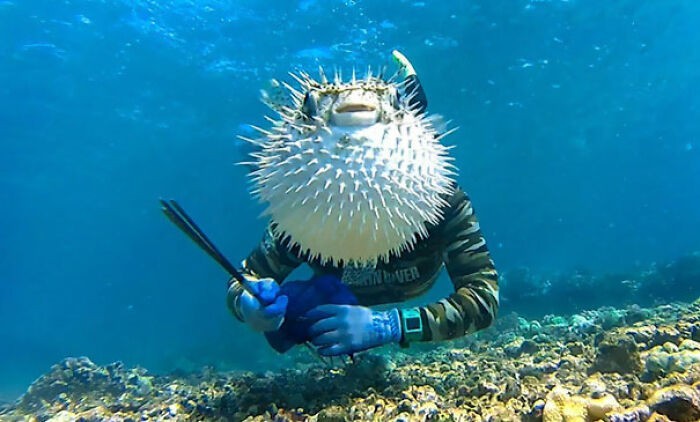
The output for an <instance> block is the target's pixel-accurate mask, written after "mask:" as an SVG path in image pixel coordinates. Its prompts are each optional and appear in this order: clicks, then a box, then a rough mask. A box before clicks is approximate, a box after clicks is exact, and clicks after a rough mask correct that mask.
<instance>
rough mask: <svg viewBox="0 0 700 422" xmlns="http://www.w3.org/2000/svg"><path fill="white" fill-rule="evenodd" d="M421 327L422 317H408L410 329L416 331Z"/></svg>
mask: <svg viewBox="0 0 700 422" xmlns="http://www.w3.org/2000/svg"><path fill="white" fill-rule="evenodd" d="M420 328H421V327H420V318H408V319H406V329H407V330H408V331H415V330H419V329H420Z"/></svg>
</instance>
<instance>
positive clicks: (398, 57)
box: [391, 50, 416, 79]
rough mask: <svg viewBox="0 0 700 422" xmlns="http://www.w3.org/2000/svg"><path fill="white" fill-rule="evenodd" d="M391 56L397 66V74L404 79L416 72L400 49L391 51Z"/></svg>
mask: <svg viewBox="0 0 700 422" xmlns="http://www.w3.org/2000/svg"><path fill="white" fill-rule="evenodd" d="M391 57H393V58H394V62H396V65H397V66H398V67H399V74H400V75H401V77H402V78H404V79H406V78H408V77H409V76H414V75H415V74H416V69H414V68H413V65H412V64H411V62H410V61H408V59H407V58H406V56H404V55H403V54H402V53H401V52H400V51H398V50H394V51H392V52H391Z"/></svg>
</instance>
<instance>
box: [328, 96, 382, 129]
mask: <svg viewBox="0 0 700 422" xmlns="http://www.w3.org/2000/svg"><path fill="white" fill-rule="evenodd" d="M378 120H379V110H378V109H377V107H376V106H375V105H372V104H368V103H362V102H354V101H353V102H347V103H343V104H340V105H339V106H337V107H336V108H335V109H334V110H333V113H331V122H332V123H333V124H334V125H335V126H371V125H373V124H375V123H377V121H378Z"/></svg>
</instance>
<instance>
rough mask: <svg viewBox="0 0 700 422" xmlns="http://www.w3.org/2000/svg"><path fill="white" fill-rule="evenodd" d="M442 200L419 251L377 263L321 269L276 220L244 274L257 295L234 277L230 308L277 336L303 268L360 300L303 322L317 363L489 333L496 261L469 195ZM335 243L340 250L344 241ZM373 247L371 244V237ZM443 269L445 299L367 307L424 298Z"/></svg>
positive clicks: (411, 82)
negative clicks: (295, 276) (448, 287)
mask: <svg viewBox="0 0 700 422" xmlns="http://www.w3.org/2000/svg"><path fill="white" fill-rule="evenodd" d="M392 55H393V58H394V60H395V61H396V63H397V64H398V67H399V75H400V76H401V77H403V81H404V82H403V86H404V91H403V95H404V96H405V98H406V100H407V101H408V103H409V106H410V107H411V109H412V110H415V111H416V112H417V113H419V114H423V113H425V110H426V107H427V99H426V97H425V93H424V91H423V88H422V86H421V84H420V81H419V79H418V76H417V74H416V71H415V69H414V68H413V66H412V65H411V63H410V62H409V61H408V60H407V59H406V57H405V56H404V55H403V54H401V53H399V52H398V51H394V52H393V53H392ZM324 79H325V78H324ZM308 97H309V95H308V93H307V95H306V96H305V97H304V99H303V107H307V108H308V107H310V106H309V105H308V104H307V101H309V98H308ZM300 98H301V96H300ZM317 101H319V103H318V104H316V103H313V104H312V106H313V107H320V105H319V104H321V102H320V101H321V100H317ZM300 103H301V100H300ZM351 106H352V107H354V108H356V109H357V110H361V111H363V110H370V108H365V109H361V108H360V107H359V106H358V105H357V104H356V103H352V104H351ZM351 106H347V108H348V109H349V108H350V107H351ZM314 111H315V110H314ZM359 115H360V116H363V115H362V114H361V113H360V114H359ZM317 120H318V118H317ZM436 139H439V136H436ZM340 190H341V192H342V188H341V189H340ZM443 196H444V201H443V202H442V203H441V205H440V209H439V210H438V211H439V214H436V215H439V218H435V219H433V220H434V221H433V220H431V221H430V222H429V223H427V224H426V225H425V230H424V231H422V233H421V235H420V236H417V240H416V242H415V244H414V245H413V247H410V248H403V247H402V248H401V249H400V253H392V254H391V255H390V256H389V258H388V259H385V260H377V261H376V262H375V263H372V264H371V265H351V264H346V263H344V262H343V261H342V260H340V261H323V260H320V259H318V256H317V255H314V254H310V253H305V252H304V250H303V249H302V248H300V247H299V245H297V244H295V243H294V242H293V241H294V239H293V237H294V236H293V235H292V236H291V237H292V239H290V236H288V235H279V228H278V227H277V226H276V224H277V223H278V222H277V221H274V218H272V219H271V222H270V224H269V225H268V228H267V229H266V231H265V233H264V236H263V239H262V241H261V242H260V244H259V245H258V246H257V247H256V248H255V249H254V250H253V251H252V252H251V253H250V254H249V256H248V257H247V258H246V259H245V260H244V261H243V262H242V267H241V270H242V273H243V274H244V276H245V278H246V279H247V280H248V281H249V282H250V284H251V285H252V286H253V288H254V290H255V291H254V294H251V293H249V292H248V290H246V289H244V288H243V286H242V285H241V284H240V283H239V282H237V281H236V280H235V279H231V280H230V281H229V288H228V293H227V305H228V307H229V309H230V310H231V312H232V313H233V315H234V316H235V317H236V318H238V319H239V320H241V321H243V322H245V323H246V324H247V325H249V326H250V327H252V328H253V329H254V330H256V331H259V332H264V333H266V335H267V334H270V333H275V332H276V331H277V330H281V328H282V327H283V325H284V324H285V318H290V312H291V309H290V306H291V304H292V299H293V298H292V297H290V295H291V294H292V293H288V294H285V290H284V286H287V285H288V284H289V282H288V281H287V282H285V279H286V278H287V276H288V275H289V274H290V273H291V272H292V271H293V270H294V269H295V268H297V267H298V266H300V265H302V264H304V263H305V264H307V265H308V266H309V267H311V269H312V270H313V272H314V274H315V276H316V277H321V279H322V280H329V279H334V280H340V281H339V282H341V283H342V285H343V286H345V287H347V288H348V289H349V290H350V291H351V293H352V296H353V298H356V300H354V299H353V300H351V301H347V302H342V303H343V304H338V303H323V301H321V302H320V303H317V304H316V305H315V306H313V308H311V309H308V310H304V312H303V315H302V316H301V317H299V318H300V319H303V320H304V321H305V323H306V325H305V327H306V329H307V330H308V332H307V333H306V335H307V337H306V338H307V340H308V342H309V343H311V344H313V346H315V348H316V350H317V352H318V353H319V354H320V355H321V356H339V355H345V354H349V355H352V354H353V353H356V352H359V351H363V350H367V349H371V348H374V347H379V346H382V345H385V344H390V343H396V344H399V345H401V346H402V347H407V346H408V345H409V344H410V343H413V342H426V341H440V340H447V339H454V338H458V337H461V336H464V335H467V334H469V333H473V332H475V331H478V330H481V329H484V328H486V327H488V326H489V325H490V324H491V323H492V322H493V321H494V319H495V317H496V314H497V311H498V307H499V300H498V275H497V272H496V269H495V266H494V263H493V261H492V259H491V257H490V253H489V250H488V248H487V245H486V241H485V240H484V237H483V235H482V233H481V230H480V227H479V222H478V221H477V217H476V215H475V213H474V209H473V208H472V204H471V200H470V199H469V197H468V196H467V194H466V193H465V192H464V191H463V190H462V189H461V188H459V187H458V186H457V185H456V184H455V183H454V182H451V186H450V190H449V194H446V195H443ZM370 206H371V204H370ZM407 206H408V205H407ZM341 207H342V205H341ZM413 208H416V207H415V206H413ZM358 209H359V206H358ZM329 212H330V211H329ZM416 212H421V210H417V211H416ZM397 214H400V213H397ZM421 215H423V214H421ZM400 217H403V218H405V217H404V216H403V214H401V215H400V216H399V215H397V216H395V218H397V219H398V218H400ZM338 224H342V223H340V222H339V223H338ZM392 225H393V224H392ZM335 241H336V242H338V243H340V244H341V246H342V243H343V241H344V238H342V237H340V238H337V239H335ZM367 242H368V243H367V244H368V245H370V244H371V242H372V239H371V238H370V239H368V240H367ZM397 250H398V249H397ZM393 252H396V250H394V251H393ZM345 262H348V261H345ZM443 266H444V267H445V268H446V270H447V274H448V275H449V278H450V279H451V282H452V284H453V286H454V292H453V293H452V294H450V295H449V296H447V297H445V298H443V299H441V300H439V301H437V302H435V303H431V304H428V305H425V306H420V307H394V308H390V309H385V310H376V309H372V308H371V307H370V306H375V305H387V304H396V303H401V302H404V301H406V300H408V299H412V298H415V297H417V296H420V295H422V294H423V293H425V292H426V291H427V290H428V289H429V288H430V287H431V286H432V285H433V284H434V283H435V281H436V279H437V277H438V274H439V273H440V271H441V269H442V267H443ZM324 277H325V278H324ZM329 277H330V278H329ZM283 282H284V283H283ZM307 284H308V283H307ZM345 287H344V288H345ZM287 291H288V292H292V290H287ZM294 294H296V293H294ZM268 340H269V338H268ZM288 343H289V344H285V345H279V344H277V345H274V344H273V347H274V348H275V349H276V350H278V351H281V352H284V351H286V350H287V349H288V348H290V347H291V346H293V345H294V343H295V341H294V340H290V341H289V342H288ZM271 344H272V343H271Z"/></svg>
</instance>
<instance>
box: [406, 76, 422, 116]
mask: <svg viewBox="0 0 700 422" xmlns="http://www.w3.org/2000/svg"><path fill="white" fill-rule="evenodd" d="M405 83H406V90H405V92H406V95H407V96H408V105H409V106H411V108H415V109H416V111H417V112H418V114H423V113H425V110H426V109H427V108H428V97H426V96H425V91H424V90H423V85H422V84H421V83H420V79H418V76H417V75H409V76H407V77H406V79H405Z"/></svg>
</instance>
